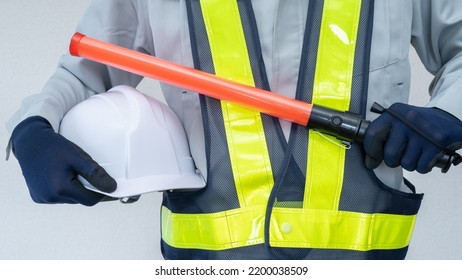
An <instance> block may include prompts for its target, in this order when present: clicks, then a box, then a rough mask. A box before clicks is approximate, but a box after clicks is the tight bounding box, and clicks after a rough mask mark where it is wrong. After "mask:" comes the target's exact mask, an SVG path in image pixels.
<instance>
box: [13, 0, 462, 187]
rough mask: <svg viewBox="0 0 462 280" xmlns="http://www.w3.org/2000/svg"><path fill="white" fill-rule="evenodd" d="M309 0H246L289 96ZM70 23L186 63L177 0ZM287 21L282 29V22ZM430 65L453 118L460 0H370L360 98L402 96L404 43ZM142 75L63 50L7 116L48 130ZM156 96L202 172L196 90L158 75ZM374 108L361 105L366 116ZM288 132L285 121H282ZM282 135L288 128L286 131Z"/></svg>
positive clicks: (437, 101)
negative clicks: (40, 83)
mask: <svg viewBox="0 0 462 280" xmlns="http://www.w3.org/2000/svg"><path fill="white" fill-rule="evenodd" d="M308 2H309V1H308V0H292V1H280V0H252V4H253V8H254V11H255V16H256V20H257V26H258V31H259V36H260V41H261V46H262V53H263V59H264V62H265V66H266V70H267V74H268V78H269V82H270V86H271V89H272V91H274V92H278V93H280V94H283V95H286V96H289V97H294V95H295V88H296V84H297V77H298V68H299V63H300V56H301V50H302V39H303V33H304V27H305V21H306V15H307V13H306V11H307V9H308ZM76 30H77V31H79V32H81V33H83V34H86V35H88V36H91V37H94V38H98V39H100V40H103V41H107V42H110V43H114V44H117V45H121V46H124V47H127V48H131V49H135V50H137V51H141V52H144V53H148V54H151V55H156V56H158V57H161V58H164V59H167V60H170V61H173V62H176V63H180V64H183V65H186V66H190V67H192V66H193V65H192V55H191V48H190V41H189V31H188V20H187V16H186V6H185V3H184V1H183V0H153V1H144V0H112V1H107V0H94V1H93V2H92V3H91V5H90V7H89V8H88V9H87V11H86V13H85V15H84V16H83V18H82V20H81V21H80V23H79V25H78V26H77V29H76ZM287 30H290V32H287ZM411 43H412V45H413V46H414V47H415V49H416V51H417V53H418V55H419V57H420V58H421V60H422V62H423V64H424V65H425V67H426V69H427V70H428V71H429V72H430V73H432V74H433V75H435V78H434V80H433V82H432V83H431V85H430V90H429V92H430V96H431V100H430V101H429V103H428V104H427V106H435V107H439V108H441V109H443V110H445V111H447V112H450V113H451V114H453V115H454V116H456V117H458V118H459V119H461V120H462V110H460V106H462V80H461V79H460V77H461V75H462V55H461V53H462V52H461V51H462V1H458V0H439V1H431V0H399V1H398V0H376V1H375V15H374V28H373V38H372V50H371V60H370V76H369V94H368V107H370V105H371V104H372V103H373V102H379V103H381V104H382V105H384V106H390V105H391V104H393V103H395V102H407V100H408V97H409V88H410V64H409V60H408V53H409V48H410V45H411ZM141 79H142V77H139V76H136V75H134V74H130V73H127V72H123V71H120V70H117V69H114V68H109V67H106V66H104V65H100V64H97V63H93V62H91V61H88V60H84V59H81V58H76V57H71V56H70V55H69V54H65V55H64V56H63V57H62V58H61V60H60V62H59V65H58V68H57V71H56V73H55V74H54V75H53V76H52V77H51V78H50V79H49V81H48V82H47V83H46V85H45V87H44V88H43V89H42V90H41V92H40V93H39V94H35V95H31V96H30V97H28V98H26V99H25V100H24V101H23V103H22V105H21V107H20V108H19V110H18V111H17V112H16V113H15V114H14V115H13V116H12V117H11V119H10V120H9V121H8V123H7V128H8V130H9V131H10V133H11V131H12V130H13V129H14V127H15V126H16V125H17V124H18V123H19V122H20V121H22V120H24V119H25V118H27V117H29V116H34V115H39V116H43V117H45V118H46V119H48V121H50V123H51V124H52V126H53V127H54V129H55V130H56V131H58V129H59V124H60V121H61V119H62V118H63V116H64V114H65V113H66V112H67V111H68V110H69V109H70V108H72V107H73V106H74V105H76V104H77V103H79V102H81V101H83V100H85V99H86V98H88V97H90V96H91V95H93V94H96V93H101V92H105V91H107V90H108V89H110V88H112V87H113V86H116V85H121V84H124V85H130V86H133V87H135V86H136V85H137V84H138V83H139V82H140V80H141ZM161 88H162V90H163V93H164V96H165V99H166V101H167V103H168V104H169V106H170V107H171V108H172V109H173V110H174V111H175V113H176V114H177V115H178V117H179V118H180V120H181V121H182V123H183V126H184V128H185V130H186V133H187V136H188V140H189V144H190V149H191V153H192V156H193V158H194V160H195V163H196V165H197V167H198V168H199V170H200V171H201V172H202V173H203V174H204V175H206V159H205V148H204V137H203V130H202V118H201V112H200V105H199V99H198V95H197V94H196V93H194V92H189V91H185V90H184V89H180V88H176V87H173V86H170V85H166V84H162V85H161ZM374 117H376V116H375V115H373V114H372V113H368V116H367V118H368V119H373V118H374ZM281 122H282V125H283V128H284V130H285V131H286V132H287V130H288V124H287V123H286V122H284V121H281ZM286 135H287V134H286ZM375 172H376V174H377V176H378V177H379V178H380V179H381V180H382V181H384V183H386V184H387V185H389V186H391V187H394V188H397V189H400V188H402V171H401V169H399V168H394V169H390V168H387V167H385V166H383V165H382V166H380V167H379V168H378V169H376V170H375Z"/></svg>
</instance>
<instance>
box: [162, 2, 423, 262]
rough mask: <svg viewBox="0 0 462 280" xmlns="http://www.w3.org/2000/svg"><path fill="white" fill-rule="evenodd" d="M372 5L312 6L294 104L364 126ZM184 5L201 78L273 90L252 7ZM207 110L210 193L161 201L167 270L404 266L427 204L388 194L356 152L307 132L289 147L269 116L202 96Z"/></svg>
mask: <svg viewBox="0 0 462 280" xmlns="http://www.w3.org/2000/svg"><path fill="white" fill-rule="evenodd" d="M373 4H374V1H361V0H311V1H310V2H309V7H308V16H307V23H306V28H305V36H304V41H303V42H304V45H303V50H302V56H301V62H300V69H299V73H300V74H299V81H298V87H297V92H296V98H297V99H299V100H303V101H306V102H312V103H315V104H320V105H324V106H328V107H332V108H335V109H338V110H343V111H351V112H354V113H358V114H362V115H363V116H364V114H365V111H366V99H367V87H368V72H369V54H370V44H371V43H370V42H371V33H372V22H373V10H374V7H373ZM186 5H187V11H188V18H189V28H190V37H191V46H192V52H193V60H194V65H195V67H196V68H197V69H200V70H203V71H206V72H209V73H212V74H215V75H218V76H221V77H225V78H228V79H231V80H234V81H238V82H240V83H243V84H247V85H251V86H256V87H259V88H263V89H266V90H270V88H269V83H268V80H267V76H266V73H265V67H264V64H263V59H262V55H261V49H260V43H259V39H258V30H257V28H256V23H255V17H254V14H253V10H252V5H251V1H248V0H238V1H236V0H187V1H186ZM287 32H290V30H288V31H287ZM281 63H284V62H281ZM201 108H202V115H203V123H204V130H205V132H204V133H205V139H206V154H207V168H208V178H207V186H206V187H205V188H204V189H202V190H199V191H194V192H181V191H180V192H176V191H174V192H168V193H165V194H164V199H163V205H162V217H161V218H162V252H163V254H164V257H165V258H167V259H400V258H404V257H405V255H406V252H407V248H408V245H409V242H410V238H411V234H412V230H413V226H414V223H415V220H416V214H417V212H418V209H419V207H420V202H421V199H422V195H420V194H415V190H414V192H413V193H403V192H399V191H396V190H394V189H392V188H390V187H387V186H385V185H384V184H382V183H381V182H380V181H379V180H378V179H377V177H376V176H375V175H374V173H373V172H372V171H371V170H368V169H366V168H365V167H364V164H363V158H364V155H363V151H362V148H361V147H360V146H359V145H356V144H354V145H351V147H346V146H345V144H344V143H342V142H340V141H339V140H337V139H335V138H333V137H330V136H327V135H325V134H322V133H320V132H317V131H314V130H311V129H308V128H306V127H304V126H300V125H292V128H291V133H290V137H289V140H288V142H287V141H286V139H285V137H284V135H283V132H282V129H281V126H280V124H279V121H278V120H277V119H275V118H273V117H271V116H268V115H265V114H260V113H259V112H255V111H253V110H250V109H247V108H244V107H241V106H238V105H235V104H233V103H230V102H226V101H219V100H216V99H213V98H209V97H204V96H201ZM406 183H407V184H408V185H409V187H410V188H413V187H412V185H410V183H408V182H406Z"/></svg>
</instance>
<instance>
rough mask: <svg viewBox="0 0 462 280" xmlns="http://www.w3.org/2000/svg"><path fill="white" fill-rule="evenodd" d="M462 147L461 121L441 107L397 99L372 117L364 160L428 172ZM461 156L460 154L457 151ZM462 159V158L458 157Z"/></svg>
mask: <svg viewBox="0 0 462 280" xmlns="http://www.w3.org/2000/svg"><path fill="white" fill-rule="evenodd" d="M460 148H462V122H461V121H460V120H459V119H457V118H456V117H454V116H453V115H451V114H449V113H447V112H446V111H443V110H440V109H438V108H424V107H416V106H411V105H407V104H403V103H395V104H393V105H392V106H391V107H390V108H388V109H386V110H385V112H383V114H382V115H380V116H379V117H378V118H377V119H375V120H374V121H372V123H371V124H370V125H369V127H368V128H367V130H366V133H365V135H364V149H365V151H366V160H365V164H366V166H367V167H368V168H370V169H374V168H376V167H377V166H379V164H380V163H381V162H382V161H384V162H385V164H386V165H387V166H389V167H397V166H400V165H401V166H402V167H403V168H404V169H406V170H409V171H414V170H417V172H419V173H427V172H429V171H431V169H432V168H433V167H434V166H435V165H436V163H437V161H438V160H439V159H440V158H442V157H443V155H444V153H446V154H448V153H449V154H451V155H455V151H456V150H458V149H460ZM456 156H458V155H456ZM458 159H460V158H458Z"/></svg>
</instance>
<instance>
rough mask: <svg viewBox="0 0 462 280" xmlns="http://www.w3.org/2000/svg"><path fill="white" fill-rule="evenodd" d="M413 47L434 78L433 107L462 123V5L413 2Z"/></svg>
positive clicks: (423, 0)
mask: <svg viewBox="0 0 462 280" xmlns="http://www.w3.org/2000/svg"><path fill="white" fill-rule="evenodd" d="M413 5H414V10H413V23H412V41H411V42H412V45H413V46H414V48H415V49H416V51H417V54H418V55H419V57H420V59H421V60H422V62H423V64H424V65H425V67H426V69H427V70H428V71H429V72H430V73H431V74H433V75H434V79H433V81H432V83H431V85H430V88H429V92H430V95H431V99H430V102H429V103H428V104H427V106H429V107H438V108H440V109H443V110H445V111H447V112H449V113H451V114H452V115H454V116H456V117H457V118H459V119H461V120H462V110H461V106H462V79H461V77H462V1H460V0H446V1H431V0H413Z"/></svg>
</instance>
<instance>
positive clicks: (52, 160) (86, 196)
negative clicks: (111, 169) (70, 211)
mask: <svg viewBox="0 0 462 280" xmlns="http://www.w3.org/2000/svg"><path fill="white" fill-rule="evenodd" d="M11 141H12V145H13V153H14V155H15V156H16V158H17V159H18V162H19V165H20V166H21V169H22V174H23V175H24V178H25V179H26V183H27V186H28V188H29V192H30V195H31V197H32V199H33V200H34V201H35V202H37V203H80V204H83V205H86V206H92V205H95V204H96V203H98V202H100V201H101V200H102V199H103V198H104V197H105V196H104V195H102V194H99V193H96V192H93V191H90V190H87V189H86V188H85V187H84V186H83V185H82V184H81V183H80V181H79V180H78V179H77V175H81V176H82V177H83V178H85V179H86V180H87V181H88V182H90V183H91V184H92V185H93V186H95V187H96V188H98V189H99V190H101V191H103V192H107V193H110V192H113V191H114V190H115V189H116V188H117V183H116V181H115V180H114V179H113V178H112V177H111V176H109V175H108V174H107V173H106V171H105V170H104V169H103V168H102V167H101V166H100V165H98V164H97V163H96V162H95V161H94V160H93V159H91V157H90V156H89V155H88V154H87V153H85V152H84V151H83V150H82V149H81V148H80V147H78V146H77V145H75V144H74V143H72V142H71V141H69V140H67V139H66V138H64V137H63V136H61V135H60V134H58V133H56V132H55V131H54V130H53V128H52V127H51V125H50V123H49V122H48V121H47V120H46V119H44V118H42V117H39V116H35V117H30V118H27V119H25V120H24V121H22V122H21V123H20V124H18V125H17V126H16V128H15V129H14V131H13V133H12V135H11Z"/></svg>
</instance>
